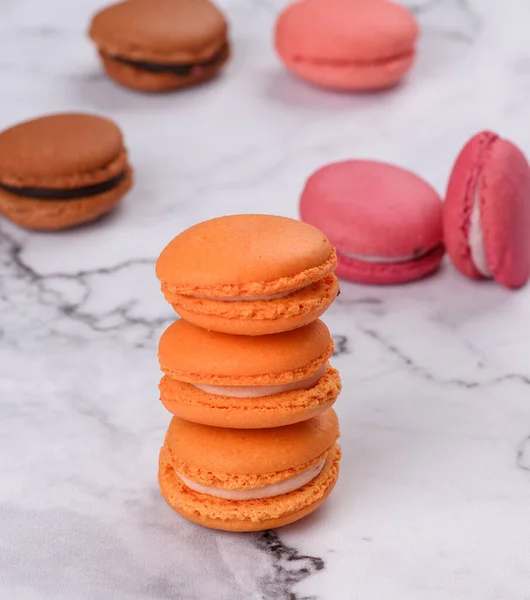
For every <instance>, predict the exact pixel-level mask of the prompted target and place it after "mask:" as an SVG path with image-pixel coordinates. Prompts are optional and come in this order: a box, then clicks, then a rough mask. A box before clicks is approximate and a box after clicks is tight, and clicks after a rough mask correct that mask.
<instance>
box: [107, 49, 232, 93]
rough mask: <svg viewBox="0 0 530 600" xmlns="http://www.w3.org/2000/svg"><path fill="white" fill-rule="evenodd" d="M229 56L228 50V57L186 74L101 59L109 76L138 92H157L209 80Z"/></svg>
mask: <svg viewBox="0 0 530 600" xmlns="http://www.w3.org/2000/svg"><path fill="white" fill-rule="evenodd" d="M229 57H230V54H229V52H227V54H226V58H224V59H223V60H222V61H221V62H219V63H218V64H216V65H215V66H212V67H197V68H196V69H194V70H193V71H192V72H191V73H190V74H189V75H185V76H182V75H176V74H174V73H161V72H157V73H153V72H151V71H147V70H145V69H138V68H136V67H134V66H131V65H128V64H126V63H123V62H119V61H117V60H113V59H111V58H107V57H104V56H102V57H101V60H102V63H103V67H104V68H105V71H106V72H107V74H108V75H109V77H111V78H112V79H113V80H114V81H116V82H117V83H119V84H120V85H123V86H124V87H127V88H130V89H133V90H136V91H138V92H154V93H156V92H168V91H171V90H178V89H181V88H186V87H189V86H192V85H197V84H199V83H203V82H206V81H209V80H210V79H213V78H214V77H215V76H216V75H217V74H218V73H219V71H220V69H221V67H222V66H223V65H224V64H225V63H226V62H227V60H228V58H229Z"/></svg>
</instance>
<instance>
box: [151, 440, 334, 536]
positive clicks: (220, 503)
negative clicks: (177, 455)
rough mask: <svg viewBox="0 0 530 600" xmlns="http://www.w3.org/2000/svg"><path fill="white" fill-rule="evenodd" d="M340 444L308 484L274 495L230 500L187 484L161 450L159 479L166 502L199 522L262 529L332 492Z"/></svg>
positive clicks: (280, 522)
mask: <svg viewBox="0 0 530 600" xmlns="http://www.w3.org/2000/svg"><path fill="white" fill-rule="evenodd" d="M340 457H341V453H340V447H339V446H338V444H335V445H334V446H333V448H332V449H331V452H330V454H329V455H328V458H327V460H326V463H325V465H324V468H323V469H322V471H321V472H320V474H319V475H318V476H317V477H316V478H315V479H313V480H312V481H311V482H309V483H308V484H306V485H305V486H304V487H302V488H300V489H298V490H295V491H293V492H290V493H289V494H282V495H281V496H275V497H272V498H264V499H261V500H247V501H241V500H240V501H229V500H223V499H221V498H216V497H214V496H209V495H206V494H198V493H197V492H194V491H193V490H190V489H189V488H187V487H186V486H185V485H184V484H183V483H182V481H181V480H180V479H179V478H178V477H177V475H176V474H175V471H174V470H173V468H172V466H171V465H170V464H169V462H168V461H167V458H166V456H165V452H164V450H163V449H162V451H161V453H160V463H159V472H158V481H159V485H160V491H161V493H162V496H163V497H164V499H165V500H166V502H167V503H168V504H169V506H171V508H173V509H174V510H175V511H176V512H178V513H179V514H180V515H182V516H183V517H185V518H186V519H188V520H190V521H193V522H194V523H197V524H199V525H203V526H205V527H210V528H212V529H220V530H225V531H262V530H264V529H270V528H274V527H281V526H283V525H287V524H289V523H292V522H294V521H297V520H298V519H301V518H303V517H305V516H306V515H308V514H309V513H311V512H313V511H314V510H316V509H317V508H318V507H319V506H320V505H321V504H322V503H323V502H324V500H326V498H327V497H328V496H329V494H330V493H331V491H332V490H333V487H334V485H335V482H336V481H337V477H338V474H339V462H340Z"/></svg>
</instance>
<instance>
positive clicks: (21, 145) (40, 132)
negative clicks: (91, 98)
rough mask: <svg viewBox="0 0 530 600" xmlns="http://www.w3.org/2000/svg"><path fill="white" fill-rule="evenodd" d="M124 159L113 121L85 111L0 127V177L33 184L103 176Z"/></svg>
mask: <svg viewBox="0 0 530 600" xmlns="http://www.w3.org/2000/svg"><path fill="white" fill-rule="evenodd" d="M126 161H127V157H126V152H125V149H124V147H123V138H122V134H121V131H120V129H119V128H118V126H117V125H116V124H115V123H113V122H112V121H110V120H109V119H105V118H103V117H99V116H96V115H89V114H55V115H48V116H45V117H40V118H38V119H33V120H31V121H25V122H23V123H20V124H18V125H15V126H13V127H10V128H9V129H6V130H5V131H3V132H2V133H0V183H2V184H4V185H10V186H27V187H30V186H35V187H39V188H47V187H49V188H56V187H65V188H69V187H78V186H80V185H83V184H84V183H87V184H96V183H99V182H102V181H106V180H108V179H110V178H112V177H114V176H116V175H118V174H119V173H121V172H122V171H123V170H124V168H125V164H126Z"/></svg>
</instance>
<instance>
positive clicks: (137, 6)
mask: <svg viewBox="0 0 530 600" xmlns="http://www.w3.org/2000/svg"><path fill="white" fill-rule="evenodd" d="M89 35H90V37H91V38H92V40H93V41H94V42H95V43H96V45H97V47H98V50H99V54H100V56H101V59H102V61H103V66H104V68H105V70H106V71H107V73H108V75H109V76H110V77H112V79H114V80H115V81H117V82H118V83H120V84H122V85H124V86H126V87H129V88H132V89H134V90H139V91H143V92H164V91H168V90H174V89H178V88H183V87H188V86H191V85H195V84H197V83H201V82H203V81H206V80H208V79H211V78H212V77H214V76H215V75H216V74H217V73H218V71H219V70H220V69H221V67H222V66H223V65H224V63H225V62H226V61H227V60H228V58H229V55H230V47H229V42H228V26H227V23H226V20H225V18H224V16H223V14H222V13H221V12H220V11H219V10H218V9H217V8H216V7H215V6H214V5H213V4H211V3H210V2H209V1H208V0H126V1H124V2H119V3H117V4H113V5H111V6H108V7H107V8H104V9H103V10H101V11H100V12H98V13H97V14H96V15H95V16H94V18H93V19H92V23H91V25H90V31H89Z"/></svg>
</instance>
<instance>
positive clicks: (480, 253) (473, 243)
mask: <svg viewBox="0 0 530 600" xmlns="http://www.w3.org/2000/svg"><path fill="white" fill-rule="evenodd" d="M467 243H468V244H469V249H470V251H471V260H472V261H473V265H474V266H475V269H477V271H478V272H479V273H481V274H482V275H484V277H487V278H488V279H490V278H491V277H492V275H491V271H490V269H489V267H488V261H487V259H486V246H485V244H484V232H483V230H482V215H481V214H480V193H479V182H478V180H477V185H476V187H475V195H474V196H473V208H472V210H471V217H470V220H469V236H468V241H467Z"/></svg>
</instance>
